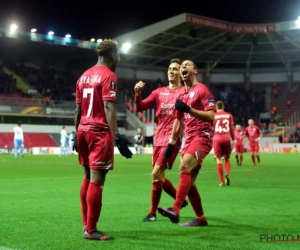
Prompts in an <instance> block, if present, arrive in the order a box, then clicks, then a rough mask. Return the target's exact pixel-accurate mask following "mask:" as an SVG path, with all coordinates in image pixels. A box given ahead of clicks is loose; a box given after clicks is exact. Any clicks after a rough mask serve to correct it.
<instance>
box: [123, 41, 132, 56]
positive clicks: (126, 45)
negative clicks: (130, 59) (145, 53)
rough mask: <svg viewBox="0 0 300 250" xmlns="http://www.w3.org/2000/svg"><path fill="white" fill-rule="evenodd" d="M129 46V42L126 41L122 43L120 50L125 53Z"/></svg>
mask: <svg viewBox="0 0 300 250" xmlns="http://www.w3.org/2000/svg"><path fill="white" fill-rule="evenodd" d="M130 48H131V43H129V42H126V43H123V45H122V51H123V52H124V53H125V54H126V53H127V52H128V51H129V50H130Z"/></svg>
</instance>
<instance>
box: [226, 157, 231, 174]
mask: <svg viewBox="0 0 300 250" xmlns="http://www.w3.org/2000/svg"><path fill="white" fill-rule="evenodd" d="M225 173H226V174H228V175H229V173H230V161H229V160H227V161H225Z"/></svg>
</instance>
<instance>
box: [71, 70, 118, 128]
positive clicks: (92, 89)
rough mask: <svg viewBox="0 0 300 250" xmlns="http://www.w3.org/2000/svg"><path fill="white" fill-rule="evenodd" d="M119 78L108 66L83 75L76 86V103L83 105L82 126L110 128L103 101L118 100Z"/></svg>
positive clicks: (88, 71)
mask: <svg viewBox="0 0 300 250" xmlns="http://www.w3.org/2000/svg"><path fill="white" fill-rule="evenodd" d="M117 82H118V78H117V76H116V74H115V73H114V72H112V71H111V70H110V69H108V68H107V67H106V66H102V65H96V66H94V67H92V68H90V69H88V70H87V71H85V72H84V73H83V75H82V76H81V77H80V78H79V79H78V81H77V84H76V103H80V104H81V118H80V126H84V125H90V127H91V128H93V127H98V128H99V127H102V128H107V129H108V128H109V126H108V122H107V120H106V115H105V111H104V104H103V101H111V102H114V101H115V100H116V92H117Z"/></svg>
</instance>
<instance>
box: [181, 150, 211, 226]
mask: <svg viewBox="0 0 300 250" xmlns="http://www.w3.org/2000/svg"><path fill="white" fill-rule="evenodd" d="M200 155H206V153H202V154H201V153H200ZM198 173H199V169H193V170H192V172H191V174H192V187H191V188H190V190H189V192H188V197H189V201H190V203H191V205H192V207H193V210H194V212H195V215H196V218H195V219H194V220H193V221H190V222H186V223H182V224H180V225H181V226H183V227H191V226H208V223H207V220H206V218H205V216H204V211H203V207H202V201H201V196H200V193H199V191H198V189H197V187H196V185H195V182H196V178H197V176H198Z"/></svg>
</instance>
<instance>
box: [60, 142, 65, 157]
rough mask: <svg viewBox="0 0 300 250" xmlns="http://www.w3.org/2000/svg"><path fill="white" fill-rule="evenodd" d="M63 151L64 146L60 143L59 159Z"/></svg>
mask: <svg viewBox="0 0 300 250" xmlns="http://www.w3.org/2000/svg"><path fill="white" fill-rule="evenodd" d="M63 151H64V144H63V143H60V152H59V156H60V157H61V156H62V155H63Z"/></svg>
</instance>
